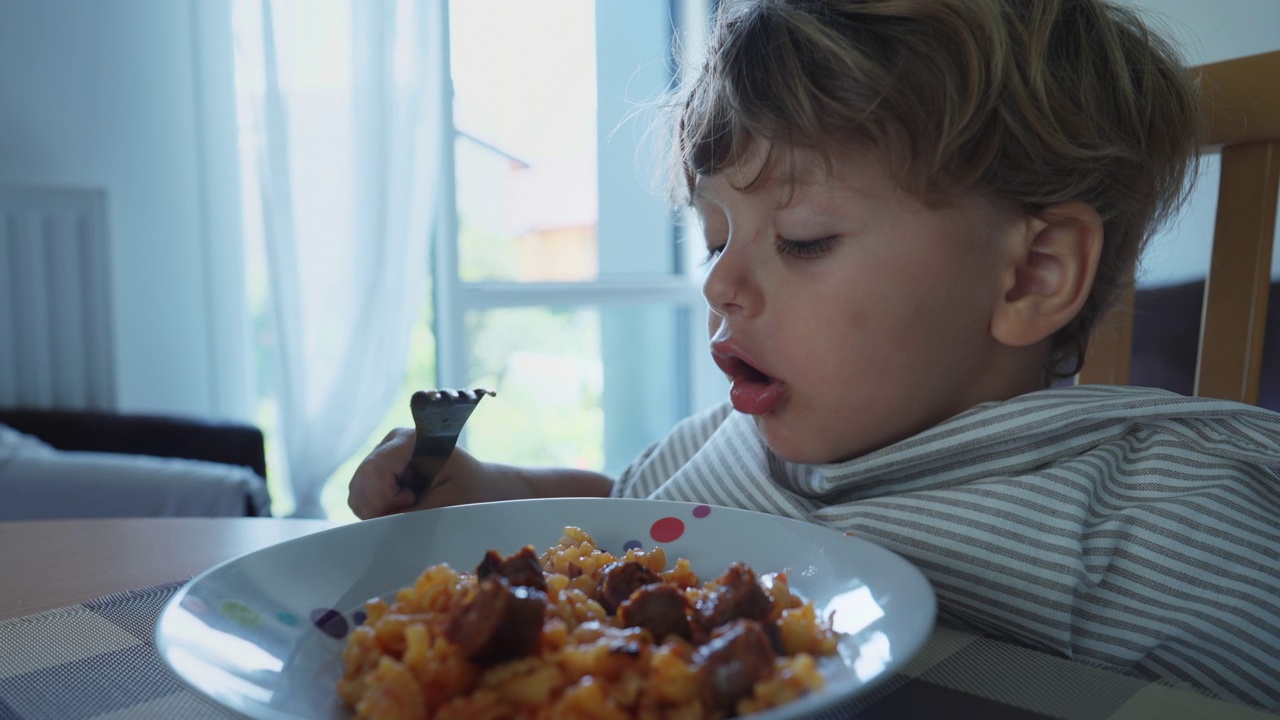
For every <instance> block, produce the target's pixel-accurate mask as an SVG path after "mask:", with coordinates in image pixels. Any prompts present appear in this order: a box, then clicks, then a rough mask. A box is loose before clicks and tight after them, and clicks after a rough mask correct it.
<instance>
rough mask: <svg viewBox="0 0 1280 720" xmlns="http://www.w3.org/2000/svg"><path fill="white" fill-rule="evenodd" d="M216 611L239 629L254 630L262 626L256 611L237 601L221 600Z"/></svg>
mask: <svg viewBox="0 0 1280 720" xmlns="http://www.w3.org/2000/svg"><path fill="white" fill-rule="evenodd" d="M218 609H219V610H221V611H222V614H223V615H226V616H227V617H229V618H231V621H232V622H234V623H235V624H237V625H239V626H241V627H247V628H255V627H258V626H259V625H261V624H262V616H261V615H259V614H258V611H257V610H254V609H253V608H251V607H249V606H248V605H246V604H244V603H242V602H240V601H239V600H223V601H222V604H220V605H218Z"/></svg>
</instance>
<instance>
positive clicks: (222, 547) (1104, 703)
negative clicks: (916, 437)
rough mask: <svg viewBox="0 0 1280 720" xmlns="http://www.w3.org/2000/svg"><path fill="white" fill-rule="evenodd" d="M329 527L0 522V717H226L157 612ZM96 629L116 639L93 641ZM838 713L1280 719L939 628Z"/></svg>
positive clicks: (892, 719)
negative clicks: (176, 660)
mask: <svg viewBox="0 0 1280 720" xmlns="http://www.w3.org/2000/svg"><path fill="white" fill-rule="evenodd" d="M339 524H340V523H336V522H330V521H324V520H286V519H272V518H209V519H205V518H201V519H185V518H183V519H179V518H168V519H119V520H69V521H66V520H64V521H34V522H8V523H0V718H5V719H6V720H7V719H9V718H14V719H17V720H35V719H36V718H41V719H43V718H58V719H61V718H71V717H85V718H101V719H103V720H105V719H106V718H134V717H138V718H148V717H157V718H170V717H182V718H205V719H208V720H214V719H218V720H226V719H227V718H231V717H233V716H232V715H231V714H229V713H228V712H226V711H224V710H222V709H221V708H219V707H216V706H214V705H212V704H211V703H210V702H208V701H206V700H204V699H203V698H201V697H199V696H196V695H195V694H194V693H192V692H191V691H189V690H187V689H186V688H185V687H183V686H181V685H180V684H179V683H178V682H177V681H176V680H174V679H173V678H172V677H171V676H169V674H168V672H167V671H166V670H165V669H164V667H163V666H162V664H161V663H160V661H159V658H158V656H157V655H156V653H155V650H154V648H153V647H152V645H151V630H152V627H153V625H154V622H155V617H156V616H157V615H158V613H159V610H160V608H161V607H162V606H163V604H164V602H165V601H166V600H167V599H168V598H169V597H170V596H172V594H173V592H175V591H176V589H177V588H178V587H179V585H180V584H181V583H182V582H183V581H185V580H187V579H188V578H190V577H191V576H193V575H196V574H198V573H200V572H203V571H204V570H207V569H208V568H210V567H212V566H213V565H216V564H218V563H220V562H222V561H224V560H228V559H230V558H233V557H236V556H238V555H241V554H243V553H246V552H250V551H252V550H255V549H258V548H262V547H266V546H268V545H271V544H274V543H278V542H282V541H285V540H290V539H293V538H296V537H300V536H303V535H306V534H309V533H313V532H317V531H319V530H324V529H327V528H331V527H336V526H337V525H339ZM104 596H105V597H104ZM104 627H105V628H106V629H107V630H109V631H110V632H112V633H114V634H115V636H116V638H117V640H116V644H115V645H112V646H111V647H110V648H101V647H94V644H95V642H98V640H99V637H100V636H101V635H102V629H103V628H104ZM122 637H123V638H126V639H127V642H126V643H125V644H124V645H125V646H121V643H120V642H119V638H122ZM95 683H96V684H95ZM104 703H107V705H105V706H104V705H103V704H104ZM846 717H854V718H857V719H858V720H899V719H902V718H911V719H912V720H914V719H915V718H932V717H937V718H943V717H946V718H958V717H983V718H991V719H992V720H1042V719H1044V718H1066V719H1067V720H1085V719H1086V718H1097V719H1098V720H1148V719H1150V720H1155V719H1157V718H1159V719H1161V720H1163V719H1165V718H1175V719H1176V718H1198V719H1199V718H1203V719H1204V720H1210V719H1212V720H1256V719H1260V718H1275V717H1278V716H1276V715H1272V714H1268V713H1265V712H1261V711H1258V710H1254V709H1250V708H1246V707H1242V706H1239V705H1229V704H1226V703H1223V702H1219V701H1217V700H1214V699H1211V698H1208V697H1204V696H1202V695H1198V694H1196V693H1193V692H1191V691H1189V690H1185V689H1178V688H1173V687H1168V686H1165V685H1162V684H1156V683H1147V682H1146V681H1142V680H1138V679H1135V678H1129V677H1125V676H1121V675H1117V674H1115V673H1111V672H1108V671H1104V670H1100V669H1096V668H1086V667H1084V666H1081V665H1077V664H1075V663H1071V662H1070V661H1067V660H1064V659H1062V658H1058V657H1053V656H1049V655H1045V654H1042V653H1037V652H1035V651H1031V650H1027V649H1024V648H1017V647H1014V646H1011V645H1006V644H1004V643H1000V642H996V641H993V640H990V639H987V638H981V637H978V636H975V635H970V634H968V633H965V632H962V631H959V630H955V629H951V628H938V630H937V631H936V632H935V635H934V637H933V639H932V640H931V641H930V642H929V643H928V644H927V645H926V647H925V649H924V650H922V651H921V653H920V655H918V656H917V657H916V658H915V659H914V660H913V661H912V663H910V664H909V666H908V667H907V668H905V669H904V670H903V671H902V672H901V673H900V674H899V675H897V676H895V677H894V678H891V679H889V680H886V681H885V682H883V683H882V684H880V685H879V686H877V687H876V688H875V689H873V690H872V691H871V692H869V693H867V694H866V695H864V696H861V697H860V698H859V700H858V702H856V703H854V704H852V705H850V706H846V707H845V708H843V709H841V711H839V712H827V713H824V714H823V715H822V716H821V720H835V719H836V718H846Z"/></svg>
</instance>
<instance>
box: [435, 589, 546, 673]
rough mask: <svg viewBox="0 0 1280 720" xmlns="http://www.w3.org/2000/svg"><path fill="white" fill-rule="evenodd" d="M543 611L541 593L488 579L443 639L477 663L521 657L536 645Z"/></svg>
mask: <svg viewBox="0 0 1280 720" xmlns="http://www.w3.org/2000/svg"><path fill="white" fill-rule="evenodd" d="M546 608H547V595H546V593H544V592H542V591H541V590H538V589H536V588H531V587H525V586H519V585H518V586H515V587H512V586H511V585H510V584H509V583H508V582H507V580H506V579H504V578H501V577H490V578H488V579H486V580H481V581H480V583H479V585H478V586H477V587H476V593H475V595H474V596H472V598H471V599H470V601H469V602H468V603H467V605H466V607H465V608H463V610H462V612H460V613H458V614H457V615H454V616H453V618H452V620H450V622H449V627H448V628H446V630H445V637H447V638H449V640H451V641H453V642H454V643H456V644H457V645H458V647H459V649H460V650H461V651H462V654H463V656H464V657H466V658H468V659H470V660H473V661H475V662H478V663H485V664H488V663H498V662H502V661H504V660H510V659H512V658H518V657H523V656H525V655H528V654H529V653H531V652H533V650H534V649H535V648H536V647H537V645H538V638H539V637H540V636H541V634H542V618H543V615H544V614H545V612H546Z"/></svg>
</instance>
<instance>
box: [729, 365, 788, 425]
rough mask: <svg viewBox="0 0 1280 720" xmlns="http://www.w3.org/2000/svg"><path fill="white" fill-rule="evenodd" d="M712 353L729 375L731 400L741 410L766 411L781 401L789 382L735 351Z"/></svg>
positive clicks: (757, 413) (755, 412)
mask: <svg viewBox="0 0 1280 720" xmlns="http://www.w3.org/2000/svg"><path fill="white" fill-rule="evenodd" d="M712 357H713V359H714V360H715V362H716V365H717V366H719V368H720V371H721V372H723V373H724V374H725V375H726V376H728V378H729V383H730V387H729V401H730V402H732V403H733V407H734V409H736V410H737V411H738V412H742V413H746V414H748V415H764V414H766V413H769V412H772V411H773V410H774V409H775V408H777V407H778V405H779V404H780V403H781V402H782V400H783V398H784V393H785V391H786V383H784V382H782V381H781V380H778V379H777V378H775V377H772V376H770V375H768V374H767V373H765V372H764V371H762V370H760V369H759V368H757V367H756V366H754V365H752V364H751V363H749V362H747V361H746V360H743V359H742V358H740V357H738V356H736V355H728V354H721V353H718V352H713V353H712Z"/></svg>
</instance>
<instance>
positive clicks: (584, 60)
mask: <svg viewBox="0 0 1280 720" xmlns="http://www.w3.org/2000/svg"><path fill="white" fill-rule="evenodd" d="M594 8H595V2H594V0H561V1H559V2H554V3H529V2H510V0H466V1H465V2H453V3H451V4H450V8H449V12H450V30H451V33H452V35H451V47H452V64H453V81H454V93H455V94H454V122H455V125H456V126H457V130H458V140H457V146H456V158H457V192H458V216H459V217H458V221H459V222H458V229H459V247H458V254H459V265H460V268H461V273H460V274H461V276H462V279H463V280H464V281H475V280H495V279H501V280H589V279H592V278H594V277H595V275H596V262H595V260H594V254H595V244H596V221H597V211H596V72H595V10H594ZM566 257H567V258H573V259H574V261H573V262H566V263H563V264H561V263H558V262H556V259H559V258H566Z"/></svg>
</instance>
